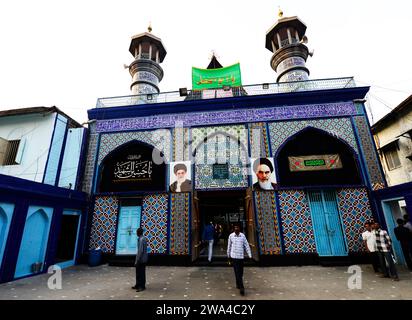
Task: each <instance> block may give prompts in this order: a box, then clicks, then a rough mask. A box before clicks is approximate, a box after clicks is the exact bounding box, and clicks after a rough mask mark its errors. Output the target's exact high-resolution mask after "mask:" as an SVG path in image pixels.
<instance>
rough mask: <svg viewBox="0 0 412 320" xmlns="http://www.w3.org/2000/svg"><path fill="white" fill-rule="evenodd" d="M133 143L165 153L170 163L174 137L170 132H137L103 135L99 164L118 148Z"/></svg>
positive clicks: (165, 130)
mask: <svg viewBox="0 0 412 320" xmlns="http://www.w3.org/2000/svg"><path fill="white" fill-rule="evenodd" d="M132 141H140V142H143V143H146V144H148V145H152V146H154V147H156V148H157V149H158V150H163V151H164V157H165V158H166V159H167V160H169V161H170V159H169V158H170V154H171V152H170V151H171V147H170V146H171V145H172V136H171V133H170V131H169V130H167V129H164V130H154V131H135V132H122V133H111V134H102V135H101V139H100V144H99V151H98V158H97V164H98V165H100V164H101V162H102V161H103V159H104V158H105V157H106V156H107V155H108V154H109V153H111V152H112V151H114V150H115V149H117V148H118V147H120V146H122V145H124V144H126V143H128V142H132Z"/></svg>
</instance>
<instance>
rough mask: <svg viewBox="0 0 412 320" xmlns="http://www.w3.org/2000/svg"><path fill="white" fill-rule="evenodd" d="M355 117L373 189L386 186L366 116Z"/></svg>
mask: <svg viewBox="0 0 412 320" xmlns="http://www.w3.org/2000/svg"><path fill="white" fill-rule="evenodd" d="M353 119H354V121H355V125H356V128H357V130H358V133H359V139H360V143H361V145H362V150H363V156H364V158H365V161H366V165H367V167H368V172H369V178H370V181H371V184H372V189H373V190H378V189H382V188H384V187H385V179H384V177H383V175H382V172H381V170H380V164H379V159H378V157H377V155H376V151H375V145H374V142H373V141H372V138H371V135H370V128H369V125H368V123H367V121H366V118H365V117H364V116H358V117H353Z"/></svg>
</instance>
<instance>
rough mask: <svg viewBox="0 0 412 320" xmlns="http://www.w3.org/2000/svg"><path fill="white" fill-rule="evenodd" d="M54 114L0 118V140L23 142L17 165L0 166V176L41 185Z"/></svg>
mask: <svg viewBox="0 0 412 320" xmlns="http://www.w3.org/2000/svg"><path fill="white" fill-rule="evenodd" d="M56 115H57V113H51V114H48V115H41V114H31V115H18V116H10V117H1V118H0V137H1V138H4V139H7V140H17V139H22V138H24V139H26V144H25V148H24V151H23V157H22V160H21V163H20V164H18V165H12V166H0V174H5V175H9V176H14V177H18V178H22V179H27V180H32V181H37V182H42V180H43V175H44V171H45V166H46V161H47V156H48V153H49V148H50V142H51V138H52V134H53V129H54V122H55V118H56Z"/></svg>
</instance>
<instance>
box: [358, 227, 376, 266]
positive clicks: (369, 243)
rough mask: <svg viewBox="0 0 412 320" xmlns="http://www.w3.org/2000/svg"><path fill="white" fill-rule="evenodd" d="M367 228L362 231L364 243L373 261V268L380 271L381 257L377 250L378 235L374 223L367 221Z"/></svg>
mask: <svg viewBox="0 0 412 320" xmlns="http://www.w3.org/2000/svg"><path fill="white" fill-rule="evenodd" d="M365 229H366V230H365V232H363V233H362V240H363V244H364V246H365V248H366V251H367V252H368V256H369V258H370V260H371V262H372V266H373V270H374V271H375V272H379V257H378V254H377V252H376V235H375V232H374V230H372V223H371V222H369V221H366V222H365Z"/></svg>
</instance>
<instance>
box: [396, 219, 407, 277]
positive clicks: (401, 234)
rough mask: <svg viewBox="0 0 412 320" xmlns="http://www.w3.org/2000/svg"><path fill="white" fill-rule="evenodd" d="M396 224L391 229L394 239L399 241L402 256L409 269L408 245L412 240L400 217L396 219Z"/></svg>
mask: <svg viewBox="0 0 412 320" xmlns="http://www.w3.org/2000/svg"><path fill="white" fill-rule="evenodd" d="M396 222H397V223H398V226H397V227H396V228H395V229H393V231H394V232H395V236H396V239H398V241H399V242H400V243H401V248H402V252H403V256H404V257H405V261H406V265H407V266H408V268H409V270H412V259H411V248H410V247H409V245H410V242H411V240H412V235H411V232H410V231H409V229H407V228H405V221H404V220H402V219H398V220H396Z"/></svg>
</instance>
